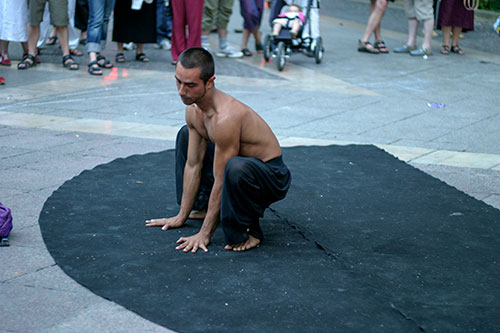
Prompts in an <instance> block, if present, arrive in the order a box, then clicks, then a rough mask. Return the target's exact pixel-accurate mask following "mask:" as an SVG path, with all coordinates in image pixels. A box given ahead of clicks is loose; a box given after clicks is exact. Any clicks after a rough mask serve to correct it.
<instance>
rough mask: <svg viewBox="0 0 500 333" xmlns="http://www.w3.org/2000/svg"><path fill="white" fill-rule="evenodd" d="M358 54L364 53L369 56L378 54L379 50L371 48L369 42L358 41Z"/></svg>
mask: <svg viewBox="0 0 500 333" xmlns="http://www.w3.org/2000/svg"><path fill="white" fill-rule="evenodd" d="M358 52H366V53H371V54H379V50H377V49H376V48H374V47H373V45H372V44H371V43H370V42H362V41H361V40H359V41H358Z"/></svg>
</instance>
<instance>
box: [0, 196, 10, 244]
mask: <svg viewBox="0 0 500 333" xmlns="http://www.w3.org/2000/svg"><path fill="white" fill-rule="evenodd" d="M11 230H12V215H11V213H10V209H9V208H7V207H5V206H4V205H2V203H1V202H0V246H9V239H8V238H7V237H9V234H10V231H11Z"/></svg>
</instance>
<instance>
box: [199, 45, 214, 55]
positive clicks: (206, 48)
mask: <svg viewBox="0 0 500 333" xmlns="http://www.w3.org/2000/svg"><path fill="white" fill-rule="evenodd" d="M201 47H202V48H204V49H205V50H206V51H208V52H210V53H212V49H211V48H210V44H203V43H202V44H201Z"/></svg>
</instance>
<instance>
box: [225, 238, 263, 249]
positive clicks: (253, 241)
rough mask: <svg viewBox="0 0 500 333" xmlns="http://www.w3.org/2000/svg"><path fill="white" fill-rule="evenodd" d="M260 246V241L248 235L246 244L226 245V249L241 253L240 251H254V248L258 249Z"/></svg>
mask: <svg viewBox="0 0 500 333" xmlns="http://www.w3.org/2000/svg"><path fill="white" fill-rule="evenodd" d="M259 244H260V239H258V238H255V237H253V236H251V235H248V239H247V241H246V242H243V243H239V244H233V245H226V246H225V247H224V249H225V250H228V251H236V252H240V251H246V250H250V249H253V248H254V247H256V246H257V245H259Z"/></svg>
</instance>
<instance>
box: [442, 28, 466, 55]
mask: <svg viewBox="0 0 500 333" xmlns="http://www.w3.org/2000/svg"><path fill="white" fill-rule="evenodd" d="M441 30H442V32H443V47H442V49H441V53H443V54H448V53H449V52H450V36H451V33H452V32H453V38H452V40H451V51H452V52H453V53H457V54H460V55H462V54H464V51H463V50H462V49H461V48H460V46H458V39H459V38H460V34H461V33H462V27H450V26H448V27H441ZM446 51H447V52H446Z"/></svg>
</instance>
